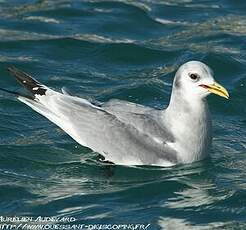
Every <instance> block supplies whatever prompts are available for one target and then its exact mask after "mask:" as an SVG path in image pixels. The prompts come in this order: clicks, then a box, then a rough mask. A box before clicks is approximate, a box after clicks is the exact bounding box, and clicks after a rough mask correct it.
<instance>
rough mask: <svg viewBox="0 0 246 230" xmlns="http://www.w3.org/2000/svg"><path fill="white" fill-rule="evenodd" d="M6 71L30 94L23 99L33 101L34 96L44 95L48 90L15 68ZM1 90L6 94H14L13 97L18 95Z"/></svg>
mask: <svg viewBox="0 0 246 230" xmlns="http://www.w3.org/2000/svg"><path fill="white" fill-rule="evenodd" d="M8 71H9V72H10V74H11V75H12V76H13V77H15V79H16V80H17V81H18V82H19V83H20V84H21V85H23V86H24V88H25V89H26V90H27V91H28V92H29V93H30V94H31V95H30V96H26V95H25V97H29V98H32V99H35V96H36V95H45V94H46V91H47V89H48V88H47V87H46V86H45V85H43V84H41V83H40V82H38V81H37V80H35V79H34V78H33V77H31V76H30V75H28V74H27V73H25V72H23V71H21V70H19V69H17V68H16V67H9V68H8ZM1 90H3V91H5V92H8V93H12V94H15V95H20V94H19V93H17V92H13V91H10V90H6V89H1ZM20 96H23V95H20Z"/></svg>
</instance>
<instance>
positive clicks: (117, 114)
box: [2, 61, 229, 166]
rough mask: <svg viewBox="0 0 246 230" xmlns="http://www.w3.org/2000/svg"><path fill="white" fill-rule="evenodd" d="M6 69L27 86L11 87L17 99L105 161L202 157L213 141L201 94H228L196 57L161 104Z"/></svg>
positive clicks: (155, 161)
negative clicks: (57, 84) (80, 92)
mask: <svg viewBox="0 0 246 230" xmlns="http://www.w3.org/2000/svg"><path fill="white" fill-rule="evenodd" d="M8 70H9V71H10V73H11V74H12V75H13V76H14V77H15V78H16V79H17V81H18V82H20V83H21V84H22V85H23V86H24V87H25V88H26V89H27V90H28V91H29V94H30V95H21V94H19V93H16V92H12V93H14V94H16V95H17V98H18V99H19V100H20V101H21V102H23V103H25V104H26V105H28V106H30V107H31V108H32V109H33V110H35V111H36V112H38V113H40V114H42V115H43V116H45V117H46V118H48V119H49V120H50V121H51V122H53V123H55V124H56V125H58V126H59V127H60V128H61V129H63V130H64V131H65V132H66V133H67V134H68V135H70V136H71V137H72V138H73V139H74V140H75V141H77V142H78V143H79V144H81V145H83V146H86V147H88V148H90V149H92V150H93V151H95V152H98V153H99V154H101V155H102V156H103V157H104V158H105V161H110V162H112V163H114V164H120V165H158V166H172V165H175V164H182V163H191V162H194V161H198V160H202V159H204V158H205V157H206V156H207V155H208V153H209V150H210V147H211V142H212V132H211V130H212V127H211V117H210V112H209V108H208V104H207V100H206V97H207V96H208V95H209V94H210V93H214V94H217V95H219V96H222V97H225V98H227V99H228V98H229V94H228V92H227V90H226V89H225V88H224V87H223V86H221V85H220V84H218V83H217V82H216V81H215V80H214V77H213V71H212V70H211V69H210V68H209V67H208V66H207V65H206V64H204V63H202V62H199V61H190V62H187V63H185V64H183V65H182V66H181V67H180V68H179V69H178V71H177V72H176V74H175V77H174V80H173V87H172V93H171V97H170V102H169V105H168V106H167V108H166V109H163V110H157V109H154V108H150V107H146V106H143V105H139V104H135V103H132V102H127V101H122V100H117V99H111V100H109V101H108V102H104V103H92V102H90V101H88V100H86V99H83V98H80V97H77V96H72V95H70V94H68V93H67V92H65V91H62V92H57V91H54V90H53V89H51V88H49V87H47V86H45V85H43V84H41V83H39V82H38V81H37V80H35V79H34V78H32V77H31V76H30V75H28V74H26V73H24V72H23V71H21V70H19V69H17V68H15V67H10V68H8ZM2 90H4V91H7V92H9V93H11V91H9V90H6V89H2Z"/></svg>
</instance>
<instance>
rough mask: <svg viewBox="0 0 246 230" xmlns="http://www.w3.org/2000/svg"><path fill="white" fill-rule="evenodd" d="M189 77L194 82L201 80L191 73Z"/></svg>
mask: <svg viewBox="0 0 246 230" xmlns="http://www.w3.org/2000/svg"><path fill="white" fill-rule="evenodd" d="M189 76H190V78H191V79H192V80H198V78H199V76H198V75H197V74H195V73H190V74H189Z"/></svg>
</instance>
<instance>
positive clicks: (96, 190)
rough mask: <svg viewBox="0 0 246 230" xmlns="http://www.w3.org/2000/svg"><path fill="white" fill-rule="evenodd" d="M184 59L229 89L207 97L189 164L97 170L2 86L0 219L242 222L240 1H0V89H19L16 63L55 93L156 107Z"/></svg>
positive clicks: (190, 225)
mask: <svg viewBox="0 0 246 230" xmlns="http://www.w3.org/2000/svg"><path fill="white" fill-rule="evenodd" d="M194 59H195V60H200V61H203V62H205V63H206V64H208V65H209V66H210V67H211V68H212V69H213V70H214V72H215V77H216V79H217V81H218V82H220V83H222V84H223V85H224V86H225V87H226V88H227V89H228V91H229V92H230V96H231V97H230V100H228V101H227V100H224V99H223V98H219V97H216V96H209V98H208V100H209V104H210V109H211V112H212V116H213V127H214V140H213V149H212V151H211V157H210V158H209V159H206V160H204V161H201V162H196V163H193V164H189V165H183V166H175V167H171V168H160V167H147V166H146V167H123V166H115V167H106V166H105V165H103V164H102V163H100V161H98V156H97V154H96V153H94V152H92V151H91V150H90V149H88V148H85V147H83V146H79V145H78V144H77V143H75V142H74V141H73V140H72V139H71V138H70V137H68V136H67V135H66V134H65V133H64V132H63V131H61V130H60V129H59V128H57V127H56V126H55V125H53V124H52V123H50V122H49V121H48V120H46V119H45V118H43V117H42V116H40V115H38V114H37V113H35V112H34V111H32V110H31V109H30V108H27V107H26V106H25V105H23V104H21V103H20V102H18V101H16V100H15V99H14V98H13V97H11V96H10V95H7V94H5V93H1V94H0V216H2V217H6V216H8V217H13V216H17V217H26V216H28V217H33V218H36V217H38V216H42V217H59V218H61V217H70V218H74V220H75V221H70V222H68V223H67V224H87V225H89V224H90V225H93V224H111V227H112V226H113V225H114V224H146V225H147V224H149V226H148V228H147V229H246V190H245V189H246V116H245V114H246V103H245V101H246V1H243V0H241V1H240V0H238V1H232V0H218V1H209V0H199V1H195V0H167V1H161V0H112V1H96V0H84V1H72V0H71V1H70V0H57V1H52V0H49V1H48V0H47V1H46V0H39V1H34V0H30V1H29V0H10V1H8V0H1V1H0V87H3V88H7V89H9V90H19V91H20V92H22V91H21V87H20V86H19V85H18V84H17V83H16V82H15V80H14V79H13V78H11V77H9V74H8V73H7V71H6V67H8V66H10V65H15V66H17V67H19V68H21V69H23V70H25V71H26V72H28V73H30V74H32V75H33V76H35V77H36V78H37V79H38V80H39V81H41V82H43V83H44V84H46V85H48V86H50V87H52V88H53V89H56V90H60V88H61V87H63V86H66V87H67V88H68V89H69V90H71V91H72V92H73V93H74V94H76V95H78V96H81V97H84V98H95V99H97V100H101V101H106V100H108V99H110V98H119V99H123V100H127V101H132V102H137V103H140V104H143V105H148V106H151V107H156V108H164V107H165V106H166V105H167V103H168V101H169V95H170V92H171V85H172V79H173V76H174V74H175V71H176V70H177V68H178V66H179V65H181V64H182V63H184V62H186V61H189V60H194ZM4 222H6V221H4V220H2V221H1V218H0V226H1V224H3V223H4ZM17 222H18V221H17ZM30 223H31V222H30ZM38 223H42V222H39V221H33V222H32V224H34V225H35V224H38ZM48 223H49V224H54V223H55V222H54V221H53V222H52V221H48ZM49 226H50V228H51V227H52V225H49ZM53 227H54V226H53ZM94 227H95V226H94ZM47 228H48V227H47ZM23 229H27V227H25V228H23ZM61 229H62V228H61ZM63 229H65V227H64V228H63ZM85 229H86V228H85Z"/></svg>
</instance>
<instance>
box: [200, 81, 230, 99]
mask: <svg viewBox="0 0 246 230" xmlns="http://www.w3.org/2000/svg"><path fill="white" fill-rule="evenodd" d="M200 86H201V87H203V88H205V89H207V90H208V91H209V92H211V93H214V94H217V95H219V96H221V97H225V98H226V99H228V98H229V93H228V91H227V90H226V89H225V88H224V87H223V86H222V85H220V84H219V83H217V82H215V83H214V84H211V85H204V84H202V85H200Z"/></svg>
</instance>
